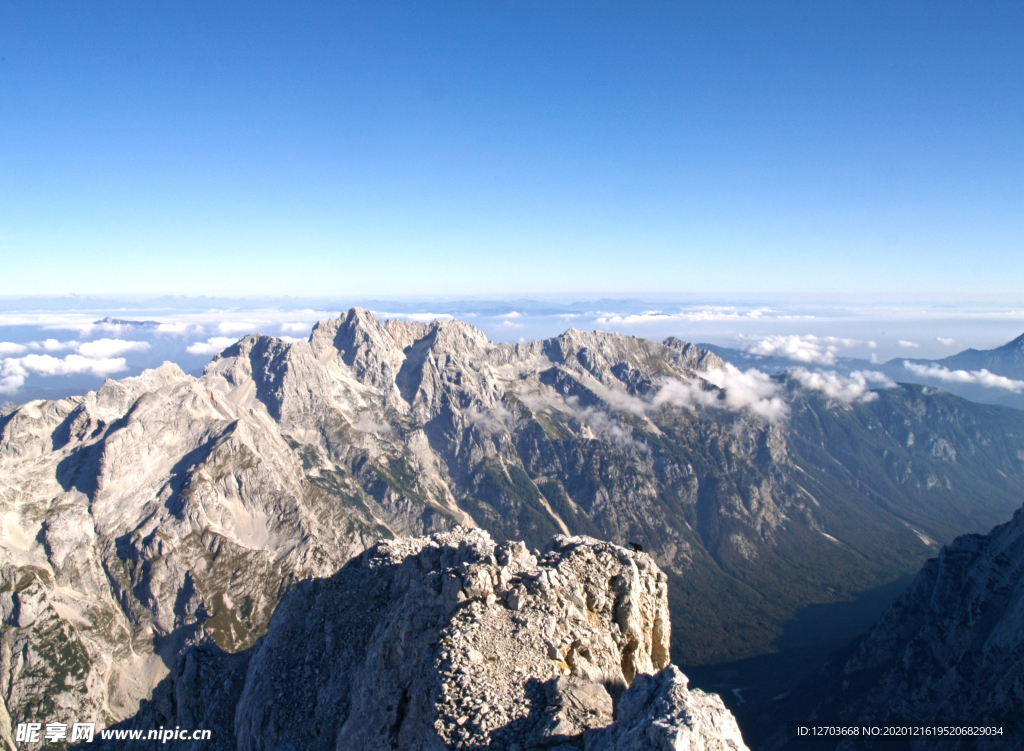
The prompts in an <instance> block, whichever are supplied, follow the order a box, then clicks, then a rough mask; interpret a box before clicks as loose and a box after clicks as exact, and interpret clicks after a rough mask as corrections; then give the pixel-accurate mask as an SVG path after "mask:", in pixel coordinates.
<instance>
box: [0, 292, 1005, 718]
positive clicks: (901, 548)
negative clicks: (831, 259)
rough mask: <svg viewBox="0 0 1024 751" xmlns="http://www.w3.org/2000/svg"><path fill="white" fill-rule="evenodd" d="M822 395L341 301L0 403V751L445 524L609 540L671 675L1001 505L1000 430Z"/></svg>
mask: <svg viewBox="0 0 1024 751" xmlns="http://www.w3.org/2000/svg"><path fill="white" fill-rule="evenodd" d="M826 385H828V384H826ZM848 397H849V394H845V395H844V394H843V393H839V392H837V391H835V389H833V390H832V391H827V390H826V391H822V390H814V389H810V388H805V387H804V386H802V385H801V384H800V383H799V382H797V381H793V380H789V381H787V380H785V379H781V378H780V379H776V380H769V379H767V378H764V377H761V376H758V375H757V374H750V373H741V372H739V371H737V370H736V369H735V368H729V367H726V366H724V364H723V363H722V362H721V361H720V360H718V359H717V358H716V357H715V356H714V355H711V354H710V353H708V352H706V351H704V350H701V349H699V348H696V347H693V346H692V345H689V344H686V343H684V342H680V341H678V340H675V339H669V340H667V341H666V342H664V343H661V344H659V343H656V342H651V341H646V340H643V339H636V338H634V337H627V336H621V335H618V334H603V333H581V332H577V331H568V332H566V333H565V334H564V335H562V336H560V337H556V338H554V339H550V340H546V341H543V342H532V343H529V344H526V345H507V344H494V343H491V342H489V341H487V339H486V338H485V337H484V336H483V334H482V333H480V332H479V331H477V330H476V329H474V328H473V327H472V326H469V325H467V324H464V323H461V322H458V321H453V322H435V323H432V324H422V323H410V322H398V321H385V322H380V321H378V320H377V319H376V318H375V317H374V316H373V315H372V314H370V313H369V312H367V311H363V310H352V311H349V312H348V313H346V314H345V315H343V316H341V317H340V318H337V319H333V320H330V321H324V322H321V323H320V324H318V325H317V326H316V328H315V329H314V331H313V333H312V335H311V337H310V340H309V341H308V342H297V343H287V342H284V341H281V340H279V339H274V338H271V337H262V336H248V337H245V338H244V339H243V340H241V341H240V342H238V343H237V344H235V345H232V346H231V347H229V348H227V349H226V350H224V351H223V352H222V353H220V355H218V356H217V357H216V358H214V360H213V362H212V363H211V364H210V366H209V367H208V368H207V371H206V373H205V375H204V376H203V377H202V378H198V379H196V378H192V377H190V376H186V375H184V374H183V373H182V372H181V371H180V370H179V369H178V368H177V367H175V366H173V365H170V364H167V365H164V366H163V367H161V368H159V369H156V370H153V371H149V372H147V373H146V374H144V375H143V376H141V377H138V378H130V379H125V380H123V381H118V382H114V381H108V382H107V383H106V384H105V385H104V386H103V388H101V389H100V390H99V391H97V392H92V393H90V394H88V395H86V396H84V397H74V398H70V399H64V400H61V401H57V402H32V403H29V404H27V405H24V406H22V407H20V408H17V409H15V410H13V411H8V412H5V413H3V414H2V415H0V525H2V527H0V598H2V599H0V604H2V606H3V613H2V615H3V617H4V623H5V628H4V631H3V635H2V637H0V648H2V652H0V693H2V695H3V699H4V709H5V714H4V713H0V738H7V737H9V735H10V722H12V721H13V722H19V721H24V720H25V719H26V718H35V717H42V718H47V717H53V718H54V719H73V718H75V717H77V718H83V717H88V718H95V719H96V720H97V721H99V722H101V723H102V724H106V723H109V722H115V721H118V720H121V719H123V718H125V717H127V716H129V715H131V714H132V713H133V712H134V711H135V709H136V708H137V706H138V701H139V700H140V699H141V698H143V697H146V696H148V695H149V694H150V691H151V690H152V688H153V686H154V685H156V684H157V683H158V682H159V681H160V680H162V679H163V678H164V677H165V676H166V674H167V671H168V670H169V669H170V667H171V666H172V665H174V664H175V659H176V655H177V654H178V653H179V652H180V651H181V649H182V648H183V647H184V646H185V645H187V644H201V643H209V644H212V645H215V646H216V647H217V648H218V649H222V650H224V651H225V652H227V653H236V652H239V651H242V650H245V649H248V648H249V647H250V646H251V645H252V644H253V643H254V641H255V640H256V639H257V638H258V637H259V636H260V635H261V634H263V633H264V632H265V631H266V628H267V623H268V620H269V618H270V615H271V613H272V612H273V611H274V608H275V607H276V606H277V604H278V603H279V602H280V601H281V598H282V597H283V596H284V595H285V594H286V593H287V592H289V591H291V590H292V589H293V588H295V587H296V586H297V585H298V583H299V582H301V581H303V580H305V579H308V578H310V577H325V576H329V575H330V574H332V573H333V572H335V571H337V570H338V568H339V567H340V566H342V564H343V563H344V562H345V561H346V560H348V559H349V558H350V557H351V556H353V555H356V554H358V553H359V552H360V551H362V550H364V549H365V548H366V547H368V546H369V545H371V544H373V543H374V542H376V541H377V540H380V539H382V538H383V539H386V538H391V537H395V536H419V535H423V534H428V533H431V532H438V531H444V530H447V529H451V528H453V527H454V526H455V525H463V526H468V527H482V528H484V529H487V530H489V532H490V533H491V534H492V536H493V537H494V538H495V539H497V540H498V541H500V542H505V541H509V540H525V542H526V544H527V545H529V546H530V547H531V548H533V547H537V548H539V547H541V546H543V545H545V544H547V541H548V540H549V539H551V537H552V536H553V535H555V534H571V535H578V534H583V535H590V536H593V537H596V538H600V539H606V540H610V541H613V542H617V543H620V544H627V543H633V544H635V545H637V546H638V547H642V548H643V549H644V550H645V551H646V552H647V553H648V554H650V556H651V558H652V559H653V560H654V561H655V562H656V563H657V565H658V566H659V567H660V568H661V569H662V570H663V571H664V572H665V574H666V575H667V576H668V582H667V587H668V592H669V601H670V603H671V607H672V608H673V611H674V613H675V614H676V617H675V618H674V624H673V629H674V634H673V649H674V650H675V652H676V654H677V658H676V659H677V662H684V661H685V662H687V663H696V662H700V661H705V660H709V659H712V658H715V657H724V656H729V655H733V656H735V655H742V654H749V653H751V652H756V651H758V650H763V649H765V648H767V646H768V645H769V644H770V642H771V639H772V638H773V635H774V634H776V633H778V630H779V627H780V624H781V623H782V622H783V621H785V619H787V618H788V617H790V616H791V615H792V613H793V612H794V610H795V609H796V608H798V607H800V606H802V605H805V604H807V603H809V602H814V601H821V600H822V599H827V598H831V597H839V596H842V595H843V594H845V593H847V592H849V591H855V590H857V589H865V588H867V587H870V586H873V585H876V584H879V583H881V582H883V581H887V580H889V579H892V578H895V577H896V576H898V575H900V574H902V573H904V572H906V571H907V570H909V569H911V568H916V567H917V566H918V565H919V563H920V561H921V560H923V559H924V558H925V557H926V556H927V555H928V554H930V553H931V552H932V551H934V550H936V549H937V542H936V541H941V540H943V539H949V538H950V537H952V534H953V533H954V532H957V531H963V530H964V529H965V528H977V527H981V526H983V525H985V524H986V523H989V524H990V523H993V522H994V521H995V520H998V519H1000V518H1005V515H1006V514H1007V513H1008V509H1009V508H1011V505H1012V507H1016V506H1017V505H1019V500H1018V499H1019V497H1020V494H1021V493H1022V492H1024V479H1022V478H1024V429H1022V426H1021V421H1020V418H1019V415H1018V413H1015V412H1012V411H1010V410H999V409H997V408H992V407H982V406H980V405H971V404H970V403H967V402H963V401H962V400H957V399H954V398H952V397H949V396H948V395H942V394H938V393H931V392H927V393H926V392H925V391H923V390H922V389H920V388H913V387H901V388H894V389H887V390H883V391H882V392H879V393H873V392H864V391H863V390H862V391H861V392H858V393H856V394H854V396H853V397H849V398H848ZM990 520H991V521H990ZM82 687H84V691H83V690H82Z"/></svg>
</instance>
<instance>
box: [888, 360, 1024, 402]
mask: <svg viewBox="0 0 1024 751" xmlns="http://www.w3.org/2000/svg"><path fill="white" fill-rule="evenodd" d="M903 367H905V368H906V369H907V370H909V371H910V372H911V373H913V374H914V375H916V376H919V377H921V378H934V379H936V380H939V381H949V382H952V383H973V384H977V385H979V386H985V387H987V388H993V389H1005V390H1006V391H1012V392H1013V393H1015V394H1020V393H1022V392H1024V381H1015V380H1014V379H1012V378H1007V377H1006V376H1001V375H996V374H995V373H992V372H990V371H989V370H987V369H986V368H982V369H981V370H970V371H968V370H950V369H949V368H947V367H944V366H942V365H936V364H934V363H933V364H929V365H923V364H921V363H917V362H911V361H910V360H904V361H903Z"/></svg>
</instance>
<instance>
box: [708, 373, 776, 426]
mask: <svg viewBox="0 0 1024 751" xmlns="http://www.w3.org/2000/svg"><path fill="white" fill-rule="evenodd" d="M700 375H701V377H702V378H704V380H706V381H707V382H708V383H711V384H714V385H715V386H718V387H719V388H720V389H724V390H725V403H726V406H728V407H731V408H732V409H737V410H738V409H747V410H749V411H751V412H753V413H754V414H755V415H760V416H761V417H763V418H765V419H766V420H769V421H771V422H774V421H776V420H782V419H785V418H786V417H787V416H788V415H789V405H787V404H786V402H785V401H783V399H782V397H780V396H778V391H779V388H778V385H777V384H776V383H775V382H774V381H772V379H771V378H769V377H768V375H767V374H766V373H762V372H761V371H760V370H757V369H756V368H750V369H749V370H744V371H741V370H740V369H739V368H737V367H736V366H735V365H731V364H730V363H726V364H725V367H724V368H716V369H713V370H707V371H704V372H702V373H701V374H700Z"/></svg>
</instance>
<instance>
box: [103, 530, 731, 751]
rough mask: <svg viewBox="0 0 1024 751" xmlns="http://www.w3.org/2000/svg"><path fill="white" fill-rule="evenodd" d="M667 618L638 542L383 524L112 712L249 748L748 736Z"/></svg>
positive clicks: (412, 747) (686, 745)
mask: <svg viewBox="0 0 1024 751" xmlns="http://www.w3.org/2000/svg"><path fill="white" fill-rule="evenodd" d="M669 631H670V624H669V614H668V599H667V593H666V577H665V575H664V574H663V573H662V572H661V571H660V570H659V569H658V567H657V566H656V565H655V564H654V562H653V561H652V560H651V558H650V557H649V556H647V555H646V554H644V553H640V552H636V551H632V550H627V549H624V548H621V547H618V546H615V545H611V544H609V543H604V542H599V541H597V540H593V539H591V538H585V537H564V536H559V537H556V538H555V539H554V541H553V542H552V543H551V545H550V546H549V547H548V549H547V551H546V552H545V553H544V554H543V555H540V556H538V555H536V554H535V553H534V552H531V551H529V550H528V549H527V548H526V546H525V545H524V544H523V543H518V542H512V543H507V544H501V545H499V544H496V543H495V542H494V541H493V540H492V539H491V538H490V536H489V535H488V534H487V533H486V532H483V531H480V530H465V529H456V530H454V531H452V532H446V533H440V534H435V535H433V536H431V537H424V538H417V539H400V540H392V541H387V542H382V543H380V544H378V545H376V546H374V547H373V548H371V549H369V550H367V551H366V552H365V553H363V554H362V555H360V556H358V557H357V558H355V559H354V560H352V561H351V562H350V563H349V564H347V565H346V566H345V567H344V568H343V569H341V570H340V571H339V572H338V573H337V574H335V575H334V576H332V577H330V578H328V579H317V580H312V581H307V582H303V583H302V584H300V585H299V586H298V588H297V589H296V590H295V591H294V592H292V593H291V594H290V595H289V596H288V597H286V598H285V599H284V600H283V601H282V603H281V605H280V606H279V607H278V609H277V612H276V613H275V614H274V616H273V618H272V619H271V622H270V626H269V630H268V632H267V635H266V636H265V637H263V638H262V639H261V640H260V641H259V642H258V643H257V644H256V645H255V646H254V647H252V648H251V649H249V650H247V651H245V652H242V653H238V654H235V655H229V654H226V653H223V652H221V651H219V650H216V649H213V648H211V647H209V646H205V647H198V648H193V649H190V650H187V651H186V652H185V654H184V656H183V658H182V660H181V662H180V663H179V664H178V665H177V666H176V669H175V670H173V671H172V673H171V674H170V676H168V678H167V679H166V680H165V681H164V682H163V683H162V684H161V686H160V687H159V688H158V689H157V691H156V693H155V695H154V698H153V701H152V702H148V703H146V704H145V705H144V707H143V709H142V710H141V711H140V713H139V714H138V715H137V716H136V717H134V718H132V719H131V720H129V721H127V722H126V723H123V724H122V725H121V726H120V727H138V728H144V729H148V728H154V727H158V726H161V725H162V726H165V727H174V726H182V727H192V728H195V727H209V728H210V729H211V730H213V741H212V746H211V742H210V741H206V742H203V744H202V748H204V749H209V748H211V747H213V748H225V749H227V748H238V749H244V750H246V751H249V750H251V751H256V750H257V749H260V750H262V749H287V748H294V749H338V750H339V751H360V750H362V749H365V750H366V751H371V750H374V751H375V750H377V749H390V748H394V749H403V750H408V751H417V750H422V751H428V750H430V751H439V750H440V749H446V748H460V749H475V748H492V749H507V750H508V751H514V750H516V749H520V750H521V751H526V750H527V749H539V748H552V747H558V748H562V749H570V748H581V749H588V750H590V751H611V750H612V749H615V750H617V751H626V750H627V749H628V750H630V751H633V750H635V751H644V750H646V749H651V751H654V750H655V749H659V750H661V749H693V750H694V751H696V750H697V749H720V750H721V751H726V750H733V751H739V750H740V749H744V748H746V747H745V746H744V744H743V740H742V738H741V737H740V733H739V729H738V728H737V726H736V722H735V720H734V719H733V717H732V715H731V714H730V713H729V712H728V710H726V709H725V707H724V705H723V704H722V701H721V699H719V697H717V696H715V695H709V694H705V693H703V692H701V691H699V690H690V689H688V687H687V680H686V677H685V676H684V675H683V674H682V673H680V672H679V670H678V669H677V668H675V667H674V666H672V665H670V664H669ZM162 747H163V746H162ZM181 747H182V748H187V747H188V746H187V744H182V745H181ZM197 748H198V746H197Z"/></svg>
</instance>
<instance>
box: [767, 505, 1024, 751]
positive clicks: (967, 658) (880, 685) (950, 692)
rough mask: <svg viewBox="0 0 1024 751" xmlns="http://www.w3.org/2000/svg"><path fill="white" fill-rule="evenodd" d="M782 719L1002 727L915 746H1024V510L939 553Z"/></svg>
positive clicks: (801, 691) (810, 684)
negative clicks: (987, 733)
mask: <svg viewBox="0 0 1024 751" xmlns="http://www.w3.org/2000/svg"><path fill="white" fill-rule="evenodd" d="M776 716H777V717H778V716H789V717H805V718H808V719H810V720H813V721H814V722H815V724H852V723H854V722H857V723H865V724H867V723H874V724H882V723H886V722H905V723H914V724H923V725H932V724H938V725H959V726H996V725H1002V726H1003V733H1002V734H1001V735H998V736H992V737H988V738H985V737H981V738H969V739H964V738H949V739H943V740H935V739H932V740H928V741H920V742H918V743H917V744H916V745H913V746H911V747H912V748H920V749H950V750H952V749H960V748H978V749H1006V748H1020V747H1021V746H1022V744H1024V509H1022V510H1018V511H1017V513H1016V514H1014V516H1013V519H1012V521H1010V522H1008V523H1006V524H1002V525H1000V526H998V527H996V528H995V529H993V530H992V532H991V533H989V534H988V535H985V536H981V535H965V536H963V537H959V538H957V539H956V540H955V541H953V542H952V543H951V544H950V545H949V546H948V547H945V548H943V549H942V551H941V553H940V554H939V556H938V557H937V558H933V559H931V560H929V561H928V562H927V564H925V566H924V568H923V569H921V571H920V573H918V575H917V577H916V578H915V579H914V581H913V583H912V584H911V585H910V587H909V588H908V589H907V590H906V592H904V594H903V595H902V596H900V598H899V599H898V600H897V601H896V602H895V603H893V605H892V606H891V607H890V608H889V609H888V610H887V611H886V612H885V614H884V615H883V616H882V618H881V619H880V620H879V621H878V623H877V624H875V625H874V626H873V627H872V628H871V629H870V630H869V631H868V632H867V633H866V634H864V635H863V636H862V637H860V638H859V639H858V640H857V641H856V642H854V643H853V644H852V645H850V646H849V647H847V648H846V649H843V650H841V651H840V652H838V653H837V654H835V655H834V656H833V657H832V659H831V660H830V662H829V663H828V664H826V665H825V667H824V668H823V669H822V671H821V673H820V674H819V675H817V676H815V677H814V678H812V679H811V680H809V681H808V682H807V683H806V684H804V685H803V686H801V687H800V688H799V689H798V690H797V691H795V692H794V693H793V695H792V696H791V697H790V698H789V699H788V702H787V705H785V706H784V707H781V708H778V709H777V710H776ZM781 740H782V739H781V737H779V738H777V739H776V741H775V743H772V744H769V746H772V747H777V746H778V745H780V742H781ZM792 746H793V748H815V746H813V745H808V744H806V743H804V742H800V743H795V744H792ZM835 746H836V744H835V743H832V744H822V745H821V746H820V748H829V749H831V748H835Z"/></svg>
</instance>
